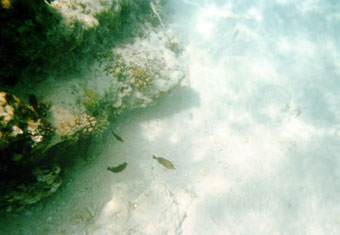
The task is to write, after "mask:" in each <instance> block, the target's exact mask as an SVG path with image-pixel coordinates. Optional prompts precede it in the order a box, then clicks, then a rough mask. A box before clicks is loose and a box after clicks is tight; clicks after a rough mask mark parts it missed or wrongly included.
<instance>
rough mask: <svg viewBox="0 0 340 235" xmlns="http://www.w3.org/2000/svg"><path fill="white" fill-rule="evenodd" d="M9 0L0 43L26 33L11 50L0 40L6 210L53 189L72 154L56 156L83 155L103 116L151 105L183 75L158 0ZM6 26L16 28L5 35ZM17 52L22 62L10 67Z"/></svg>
mask: <svg viewBox="0 0 340 235" xmlns="http://www.w3.org/2000/svg"><path fill="white" fill-rule="evenodd" d="M9 3H10V5H8V3H7V2H6V1H2V8H3V10H4V11H6V12H5V14H4V16H2V19H5V20H8V21H7V22H6V25H4V26H3V27H2V29H1V33H2V32H4V33H5V37H6V40H7V41H6V42H9V41H10V40H14V38H16V37H19V38H20V37H25V38H22V41H20V40H17V39H15V40H16V41H15V45H17V48H18V51H16V52H14V54H13V55H12V54H10V52H9V51H8V50H7V49H6V48H5V46H4V45H1V46H0V50H1V56H2V58H1V61H0V62H1V63H2V64H5V66H4V67H3V68H2V69H0V70H1V71H0V77H1V81H2V82H3V83H4V84H7V85H4V86H3V91H0V161H1V164H0V187H1V197H0V210H1V209H2V210H6V211H8V212H9V211H13V210H16V209H20V208H23V207H25V206H27V205H31V204H33V203H35V202H38V201H39V200H41V199H43V198H45V197H47V196H49V195H51V194H53V193H54V192H55V191H56V190H57V189H58V188H59V187H60V185H61V183H62V179H61V174H62V172H63V169H64V167H65V165H67V163H66V162H67V161H70V159H66V157H65V158H63V156H67V152H72V154H73V155H75V154H77V153H78V154H80V152H82V153H84V154H85V152H86V150H84V148H87V147H88V146H89V143H90V142H91V141H92V140H95V139H96V138H100V137H101V136H102V135H103V133H105V130H107V129H108V127H109V125H110V123H109V120H114V119H115V118H117V117H118V116H119V115H120V114H122V113H123V112H125V111H127V110H131V109H136V108H144V107H147V106H150V105H152V104H154V103H155V102H156V101H157V100H158V99H159V98H160V97H162V96H163V95H166V94H167V93H169V91H171V90H172V89H173V88H175V87H176V86H178V85H179V84H180V83H181V81H182V80H183V79H184V78H185V75H186V71H185V69H184V68H183V67H182V66H181V64H180V63H179V62H178V58H177V56H178V55H179V53H180V51H181V45H180V43H179V42H178V41H177V40H176V38H175V37H174V36H172V34H171V32H170V31H167V30H166V28H165V25H164V22H162V19H161V11H162V5H161V2H160V1H157V0H155V1H152V3H151V2H150V1H149V0H140V1H132V0H95V1H92V0H91V1H90V0H75V1H66V0H55V1H47V2H46V1H45V2H44V1H42V0H41V1H40V0H33V1H32V3H31V4H32V5H30V4H29V3H27V2H22V1H21V0H17V1H9ZM6 4H7V5H6ZM43 4H45V5H43ZM7 6H8V7H7ZM6 7H7V8H9V9H12V10H11V11H9V9H7V8H6ZM23 7H24V8H23ZM25 7H26V8H25ZM30 7H31V8H30ZM13 12H16V13H20V12H22V13H23V16H22V17H21V19H17V18H15V17H14V16H13V14H14V13H13ZM34 14H36V15H34ZM33 16H34V20H31V21H30V18H32V17H33ZM40 18H41V19H40ZM43 19H47V22H49V25H45V22H43V21H42V20H43ZM13 27H14V28H16V27H19V28H20V27H21V29H20V30H21V31H22V33H20V32H17V31H15V32H14V33H8V32H9V31H7V30H9V29H11V28H13ZM37 27H40V31H37ZM20 30H19V31H20ZM23 32H24V33H23ZM35 33H36V35H35ZM28 44H29V45H31V46H32V47H33V48H27V47H28ZM33 51H36V52H37V54H35V55H34V56H33V54H34V53H33ZM3 52H4V53H3ZM22 53H23V54H25V56H24V57H22V59H23V60H25V61H26V62H27V63H25V66H24V67H18V69H17V72H15V71H16V70H15V67H16V66H17V65H16V64H17V63H19V62H18V55H19V54H22ZM5 61H9V64H7V65H8V66H7V65H6V63H5ZM6 66H7V67H6ZM79 68H80V69H79ZM9 71H10V72H9ZM29 71H31V72H32V71H33V72H32V73H31V72H29ZM2 75H3V76H2ZM13 76H15V77H16V79H15V81H14V82H12V81H11V78H13ZM1 81H0V82H1ZM13 94H15V95H13ZM18 97H19V98H18ZM76 148H79V149H78V150H79V151H78V150H77V149H76ZM72 158H73V159H76V157H75V156H72Z"/></svg>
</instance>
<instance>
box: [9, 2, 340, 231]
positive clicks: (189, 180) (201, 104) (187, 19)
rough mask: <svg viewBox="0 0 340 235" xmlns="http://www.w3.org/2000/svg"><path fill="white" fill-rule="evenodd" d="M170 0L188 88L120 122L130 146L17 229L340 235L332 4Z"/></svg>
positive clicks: (107, 155) (81, 175) (337, 58)
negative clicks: (165, 164) (160, 161)
mask: <svg viewBox="0 0 340 235" xmlns="http://www.w3.org/2000/svg"><path fill="white" fill-rule="evenodd" d="M169 2H170V3H169V4H170V5H171V6H172V7H173V9H175V12H173V14H174V16H173V19H171V17H170V20H172V24H171V25H170V27H172V28H173V30H174V31H175V32H176V33H177V34H178V35H179V37H181V39H182V40H183V41H184V46H185V49H186V50H185V52H184V53H183V55H182V58H181V59H182V60H183V64H186V65H187V66H188V71H189V80H190V89H191V90H192V94H189V93H190V92H189V91H188V93H181V92H177V93H176V92H174V93H173V94H172V95H170V96H169V97H167V98H165V99H164V100H163V101H161V103H160V104H159V105H157V106H155V107H152V108H148V109H147V110H145V111H139V112H138V114H137V115H136V116H134V117H127V118H126V119H124V120H121V121H119V122H117V123H116V124H115V125H116V126H115V128H117V130H119V133H118V134H119V135H121V136H122V137H123V139H124V143H120V142H117V141H116V140H115V139H114V138H113V137H111V138H110V139H109V140H108V143H107V145H106V147H105V148H104V149H103V152H102V154H101V155H100V156H99V157H98V158H96V160H94V161H93V162H92V163H91V164H90V165H87V166H86V167H84V168H80V169H78V170H75V172H74V176H73V180H71V181H70V183H69V185H66V186H65V187H64V189H62V191H61V192H60V193H59V194H57V195H55V196H54V197H53V201H52V200H49V201H48V203H46V205H45V208H43V209H40V210H39V209H36V210H32V211H28V212H27V213H26V214H27V215H28V216H27V217H25V218H26V219H25V218H24V219H23V218H17V221H19V222H18V223H19V225H20V226H21V228H22V230H21V233H23V234H44V233H47V234H98V235H101V234H148V235H149V234H151V235H153V234H154V235H158V234H185V235H186V234H188V235H189V234H195V235H196V234H197V235H199V234H221V235H222V234H223V235H225V234H261V235H262V234H340V205H339V203H338V198H340V173H339V169H340V168H339V167H340V160H339V154H338V153H339V152H340V145H339V141H340V124H339V121H340V112H339V111H338V110H340V103H339V100H340V95H339V94H340V93H339V92H338V91H339V88H340V82H339V79H338V78H339V77H340V70H339V65H340V49H339V44H338V43H337V39H339V34H338V33H337V34H334V33H332V32H333V31H332V30H333V29H335V30H336V29H338V26H339V24H338V23H336V22H335V21H330V19H336V17H334V18H332V16H331V15H330V14H329V13H328V12H327V11H325V9H328V6H327V2H326V1H325V2H323V3H321V2H320V1H314V0H308V1H307V0H306V1H302V2H301V3H300V2H297V1H290V0H277V1H271V0H262V1H236V0H235V1H222V0H216V1H208V0H207V1H201V2H197V1H189V0H185V1H184V0H183V1H182V0H177V1H176V0H173V1H169ZM338 5H339V4H338ZM310 14H311V15H310ZM334 14H336V12H334ZM326 16H327V17H326ZM326 22H327V29H326V28H325V27H324V26H325V25H326ZM290 27H291V28H290ZM320 29H323V30H324V31H322V32H321V31H319V30H320ZM321 33H322V34H321ZM327 35H328V36H327ZM193 94H198V95H199V96H198V97H194V96H193ZM197 99H199V100H197ZM112 143H114V144H112ZM152 155H156V156H158V157H164V158H166V159H168V160H170V161H171V162H172V163H173V164H174V166H175V168H176V170H169V169H166V168H164V167H163V166H162V165H160V164H158V162H157V161H155V160H153V159H152ZM122 162H128V166H127V168H126V169H125V170H124V171H123V172H121V173H119V174H112V173H110V172H108V171H106V167H107V166H115V165H118V164H120V163H122ZM85 189H86V190H85ZM11 228H12V231H13V229H14V228H15V225H13V224H12V227H11ZM6 231H9V230H6Z"/></svg>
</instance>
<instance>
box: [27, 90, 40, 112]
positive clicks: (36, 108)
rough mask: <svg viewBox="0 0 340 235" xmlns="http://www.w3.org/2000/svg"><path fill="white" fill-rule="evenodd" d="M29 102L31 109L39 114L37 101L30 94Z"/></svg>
mask: <svg viewBox="0 0 340 235" xmlns="http://www.w3.org/2000/svg"><path fill="white" fill-rule="evenodd" d="M29 102H30V105H31V106H32V107H33V109H34V111H36V112H37V113H38V114H40V113H39V107H38V101H37V98H36V97H35V95H34V94H30V97H29Z"/></svg>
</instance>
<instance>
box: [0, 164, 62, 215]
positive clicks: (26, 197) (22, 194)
mask: <svg viewBox="0 0 340 235" xmlns="http://www.w3.org/2000/svg"><path fill="white" fill-rule="evenodd" d="M60 172H61V170H60V167H59V166H54V167H52V168H48V167H37V168H35V169H34V170H33V172H32V174H33V178H32V180H31V181H26V182H21V183H20V184H19V185H17V184H14V185H13V186H15V187H13V188H11V190H7V193H5V194H4V195H2V197H1V199H0V207H2V208H4V209H5V210H6V211H7V212H11V211H12V210H14V209H16V210H17V209H21V208H23V207H25V206H27V205H31V204H34V203H36V202H38V201H40V200H41V199H43V198H46V197H48V196H50V195H52V194H53V193H55V192H56V191H57V190H58V188H59V187H60V185H61V183H62V180H61V177H60Z"/></svg>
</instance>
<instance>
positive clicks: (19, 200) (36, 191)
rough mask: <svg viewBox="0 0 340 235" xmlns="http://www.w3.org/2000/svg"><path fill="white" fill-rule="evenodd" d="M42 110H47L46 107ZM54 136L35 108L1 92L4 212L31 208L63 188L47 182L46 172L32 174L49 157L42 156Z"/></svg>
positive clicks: (0, 173) (1, 204) (0, 154)
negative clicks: (5, 210)
mask: <svg viewBox="0 0 340 235" xmlns="http://www.w3.org/2000/svg"><path fill="white" fill-rule="evenodd" d="M38 107H39V108H40V109H41V110H43V109H44V108H43V107H45V106H44V105H42V104H40V105H38V106H37V108H38ZM53 135H54V128H52V127H51V125H50V124H49V123H48V122H47V120H46V119H45V118H44V117H43V116H42V115H41V114H40V113H38V112H37V111H36V110H34V108H33V107H32V106H30V105H26V104H25V103H23V102H22V101H21V100H20V99H19V98H17V97H16V96H14V95H12V94H9V93H6V92H0V160H1V166H0V186H1V200H0V208H7V210H9V211H10V210H11V208H12V207H20V206H23V205H26V204H31V203H33V202H35V201H38V200H40V199H41V198H44V197H46V196H48V195H50V194H52V193H53V192H55V190H56V189H57V188H58V187H59V186H58V185H60V184H59V183H57V181H55V180H54V179H53V180H52V179H51V177H49V179H48V178H46V177H47V176H46V174H47V173H46V171H39V170H34V171H32V170H31V169H32V167H34V166H36V165H39V164H40V162H41V161H42V160H43V158H44V157H45V156H44V155H43V154H41V153H42V152H43V151H44V150H46V149H47V146H48V144H49V142H50V139H51V137H52V136H53ZM59 172H60V169H59V170H58V171H56V172H55V173H53V175H54V176H56V175H58V174H59ZM43 175H45V176H46V177H45V176H44V177H45V178H44V177H43ZM34 176H35V177H34ZM54 178H55V177H54ZM46 189H48V190H46Z"/></svg>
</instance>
